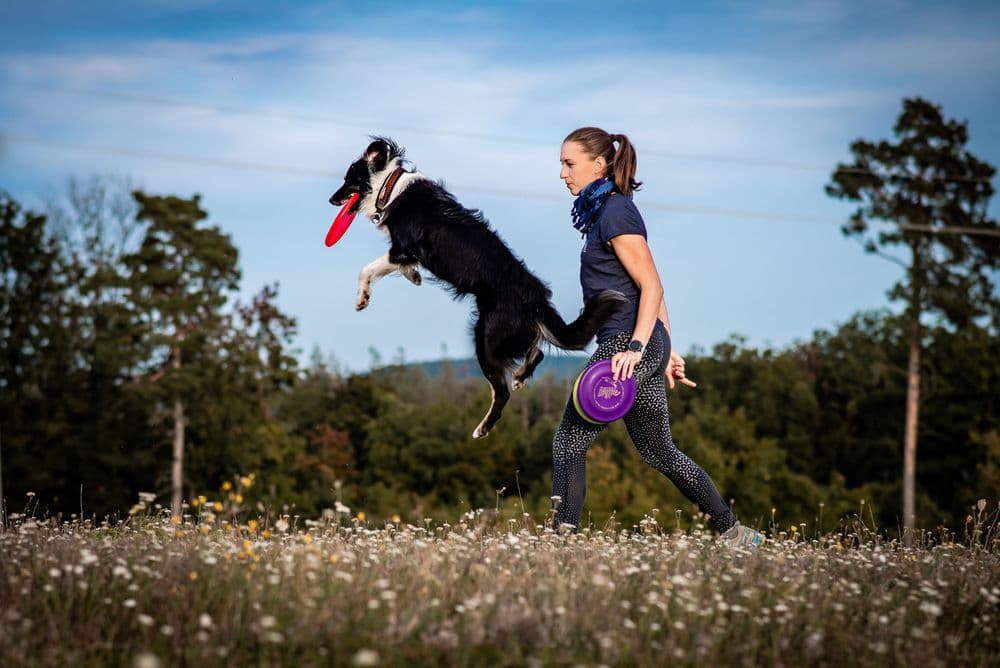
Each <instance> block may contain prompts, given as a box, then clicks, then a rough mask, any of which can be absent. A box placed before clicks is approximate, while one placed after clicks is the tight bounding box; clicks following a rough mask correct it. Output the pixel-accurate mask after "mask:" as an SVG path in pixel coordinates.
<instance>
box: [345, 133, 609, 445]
mask: <svg viewBox="0 0 1000 668" xmlns="http://www.w3.org/2000/svg"><path fill="white" fill-rule="evenodd" d="M373 139H374V141H373V142H372V143H371V144H370V145H369V146H368V148H367V149H365V152H364V154H363V155H362V156H361V158H360V159H358V160H357V161H356V162H354V164H352V165H351V166H350V167H349V168H348V169H347V173H346V174H345V175H344V184H343V185H342V186H341V187H340V188H339V189H338V190H337V192H335V193H333V195H332V196H331V197H330V203H331V204H333V205H335V206H341V205H342V204H343V203H344V202H345V201H346V200H347V199H348V198H349V197H350V196H351V195H352V194H354V193H359V194H360V199H359V200H358V202H357V204H356V205H355V208H356V209H359V210H360V213H364V214H366V215H367V216H368V217H369V218H370V219H371V220H372V221H373V222H374V223H376V224H377V225H378V226H379V228H381V229H382V230H384V231H385V232H386V233H387V234H388V236H389V252H388V253H386V254H385V255H383V256H382V257H379V258H377V259H375V260H374V261H372V262H371V263H370V264H368V265H367V266H366V267H365V268H364V269H363V270H362V271H361V275H360V276H359V277H358V297H357V302H356V304H355V306H356V308H357V309H358V310H361V309H363V308H365V307H366V306H368V303H369V300H370V299H371V289H372V284H373V283H374V282H375V281H377V280H378V279H380V278H382V277H383V276H386V275H388V274H391V273H392V272H397V271H398V272H399V273H401V274H403V275H404V276H405V277H406V278H408V279H409V280H410V281H411V282H413V283H414V284H416V285H419V284H420V280H421V279H420V274H419V272H418V271H417V266H418V265H421V266H423V267H424V268H425V269H426V270H427V271H429V272H430V273H431V274H433V275H434V276H435V277H437V278H438V279H440V280H441V281H443V282H445V283H447V284H448V285H449V286H450V287H451V289H452V291H453V293H454V295H455V296H456V297H464V296H466V295H473V296H474V297H475V299H476V309H477V311H478V314H477V315H478V317H477V318H476V323H475V327H474V332H475V339H476V357H477V358H478V360H479V366H480V368H481V369H482V371H483V375H484V376H486V380H488V381H489V383H490V386H491V388H492V390H493V402H492V405H491V406H490V409H489V411H488V412H487V413H486V416H485V417H484V418H483V420H482V422H480V423H479V426H477V427H476V429H475V431H473V432H472V437H473V438H482V437H483V436H486V435H487V434H488V433H489V432H490V430H491V429H492V428H493V426H494V425H495V424H496V423H497V420H499V419H500V414H501V413H502V412H503V408H504V405H505V404H506V403H507V401H508V399H509V398H510V388H509V387H508V385H507V374H508V372H509V371H510V369H512V368H513V367H514V364H515V360H519V359H520V360H523V363H522V364H521V365H520V366H519V367H518V368H517V369H516V370H514V372H513V384H512V385H513V389H515V390H517V389H520V388H521V387H523V386H524V383H525V382H526V381H527V380H528V378H530V377H531V374H532V373H533V372H534V371H535V368H536V367H537V366H538V364H539V363H540V362H541V361H542V358H543V356H544V355H543V353H542V351H541V350H540V349H539V345H540V344H541V342H542V340H543V339H544V340H546V341H548V342H550V343H552V344H554V345H556V346H558V347H560V348H564V349H568V350H580V349H582V348H584V347H585V346H586V345H587V343H588V342H589V341H590V339H591V338H592V337H593V336H594V334H596V333H597V330H598V329H599V328H600V327H601V325H602V324H604V322H605V321H606V320H607V319H608V318H609V317H610V316H611V315H613V314H614V313H615V312H616V311H617V310H618V309H619V308H621V306H622V305H623V304H624V303H625V297H624V296H622V295H621V294H620V293H617V292H614V291H611V290H608V291H606V292H602V293H600V294H598V295H597V296H595V297H594V298H593V299H591V300H590V301H589V302H587V304H586V305H585V307H584V309H583V312H582V313H581V314H580V317H578V318H577V319H576V320H574V321H573V322H571V323H569V324H566V322H564V321H563V319H562V318H561V317H560V316H559V313H558V312H556V310H555V309H554V308H553V307H552V304H551V303H550V301H549V299H550V297H551V296H552V292H551V291H550V290H549V288H548V287H547V286H546V285H545V284H544V283H542V281H541V280H539V279H538V277H537V276H535V275H534V274H532V273H531V272H530V271H529V270H528V268H527V267H526V266H525V265H524V262H523V261H521V260H520V259H518V258H517V257H515V256H514V254H513V253H512V252H511V251H510V249H509V248H508V247H507V245H506V244H504V242H503V241H502V240H501V239H500V237H498V236H497V234H496V232H494V231H493V230H492V229H490V227H489V224H488V223H487V222H486V219H485V218H484V217H483V215H482V214H481V213H480V212H479V211H476V210H472V209H466V208H465V207H463V206H462V205H461V204H459V203H458V201H457V200H456V199H455V197H454V196H453V195H452V194H451V193H449V192H448V191H447V190H445V188H444V186H443V185H442V184H440V183H435V182H433V181H431V180H429V179H428V178H426V177H425V176H423V175H422V174H420V173H419V172H407V171H405V170H404V169H403V167H402V162H403V149H402V148H400V147H399V146H397V145H396V143H395V142H393V141H392V140H389V139H385V138H381V137H374V138H373Z"/></svg>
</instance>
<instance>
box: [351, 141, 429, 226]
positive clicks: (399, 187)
mask: <svg viewBox="0 0 1000 668" xmlns="http://www.w3.org/2000/svg"><path fill="white" fill-rule="evenodd" d="M400 162H402V161H401V160H400V159H399V158H394V159H392V160H390V161H389V164H387V165H386V166H385V169H383V170H382V171H379V172H376V173H374V174H372V177H371V186H372V189H371V192H369V193H368V194H367V195H365V198H364V199H363V200H361V204H360V205H358V210H360V211H361V212H362V213H363V214H365V215H366V216H368V218H370V219H371V220H376V218H377V216H378V211H376V210H375V201H376V199H377V198H378V194H379V192H381V190H382V186H384V185H385V182H386V179H388V178H389V175H390V174H392V173H393V171H395V170H396V168H397V167H399V164H400ZM425 178H426V177H425V176H424V175H423V174H421V173H420V172H404V173H403V174H402V175H401V176H400V177H399V179H398V180H397V181H396V185H395V186H394V187H393V189H392V193H391V194H390V195H389V199H388V200H387V201H386V206H388V205H389V204H390V203H391V202H392V201H393V200H394V199H396V198H397V197H399V195H400V193H402V192H403V191H404V190H406V188H407V186H409V185H410V184H411V183H413V182H414V181H420V180H423V179H425ZM386 234H388V232H386Z"/></svg>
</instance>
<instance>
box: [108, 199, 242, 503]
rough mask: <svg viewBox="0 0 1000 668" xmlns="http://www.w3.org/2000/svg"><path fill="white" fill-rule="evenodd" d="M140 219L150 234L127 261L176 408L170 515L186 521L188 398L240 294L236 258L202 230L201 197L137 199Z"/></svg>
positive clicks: (213, 232)
mask: <svg viewBox="0 0 1000 668" xmlns="http://www.w3.org/2000/svg"><path fill="white" fill-rule="evenodd" d="M135 199H136V202H137V203H138V205H139V212H138V214H137V217H138V218H139V219H140V220H143V221H148V223H149V227H148V228H147V229H146V235H145V237H144V238H143V240H142V244H141V245H140V247H139V249H138V250H137V251H135V252H134V253H131V254H129V255H127V256H126V257H125V263H126V265H127V266H128V267H129V268H130V270H131V274H130V276H129V292H130V300H131V302H132V304H133V305H134V308H135V313H136V314H137V317H138V318H139V322H138V323H137V325H138V328H139V329H140V332H141V334H140V336H141V337H142V341H143V343H144V346H145V348H146V350H148V351H149V358H151V359H153V362H152V367H151V368H150V369H148V376H147V378H148V380H150V381H155V382H153V383H151V384H150V385H151V387H152V388H154V396H155V397H156V398H157V399H160V400H165V401H166V402H167V403H169V404H171V405H172V418H173V466H172V469H171V489H172V494H171V510H172V512H173V514H174V515H175V516H179V515H180V514H181V500H182V497H183V481H184V476H183V465H184V431H185V397H190V396H191V395H192V393H194V392H195V391H196V390H197V386H198V382H197V367H195V366H187V367H186V366H185V365H184V359H185V358H189V359H190V358H197V357H199V356H200V355H203V354H204V353H205V351H206V350H208V349H210V348H211V347H212V345H213V344H214V343H215V341H213V339H214V340H216V341H217V340H218V338H219V336H220V331H221V329H222V323H223V319H224V317H223V314H222V307H223V306H224V305H225V303H226V299H227V294H226V293H227V291H232V290H236V289H237V288H238V287H239V278H240V272H239V269H238V268H237V259H238V251H237V249H236V247H235V246H234V245H233V243H232V241H231V240H230V238H229V236H228V235H226V234H223V233H222V232H221V231H220V230H219V228H217V227H207V228H206V227H202V226H201V225H200V223H201V221H203V220H204V219H205V218H206V217H207V215H208V214H207V213H206V212H205V211H204V210H202V208H201V206H200V198H199V196H197V195H195V196H194V197H193V198H191V199H182V198H178V197H173V196H170V197H160V196H155V195H146V194H144V193H142V192H139V191H136V192H135Z"/></svg>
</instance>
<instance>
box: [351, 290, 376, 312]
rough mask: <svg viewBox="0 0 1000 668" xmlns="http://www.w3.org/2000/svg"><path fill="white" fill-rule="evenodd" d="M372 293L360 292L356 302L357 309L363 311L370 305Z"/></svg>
mask: <svg viewBox="0 0 1000 668" xmlns="http://www.w3.org/2000/svg"><path fill="white" fill-rule="evenodd" d="M371 297H372V296H371V294H370V293H367V292H361V293H358V301H356V302H354V310H355V311H363V310H365V308H367V307H368V302H369V301H370V300H371Z"/></svg>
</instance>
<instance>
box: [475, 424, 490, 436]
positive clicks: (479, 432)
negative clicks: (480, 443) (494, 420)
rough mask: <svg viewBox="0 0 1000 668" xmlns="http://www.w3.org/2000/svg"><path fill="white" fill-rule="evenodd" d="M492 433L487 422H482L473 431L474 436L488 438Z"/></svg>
mask: <svg viewBox="0 0 1000 668" xmlns="http://www.w3.org/2000/svg"><path fill="white" fill-rule="evenodd" d="M489 433H490V430H489V429H487V428H486V423H485V422H480V423H479V426H478V427H476V430H475V431H473V432H472V438H486V437H487V436H488V435H489Z"/></svg>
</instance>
